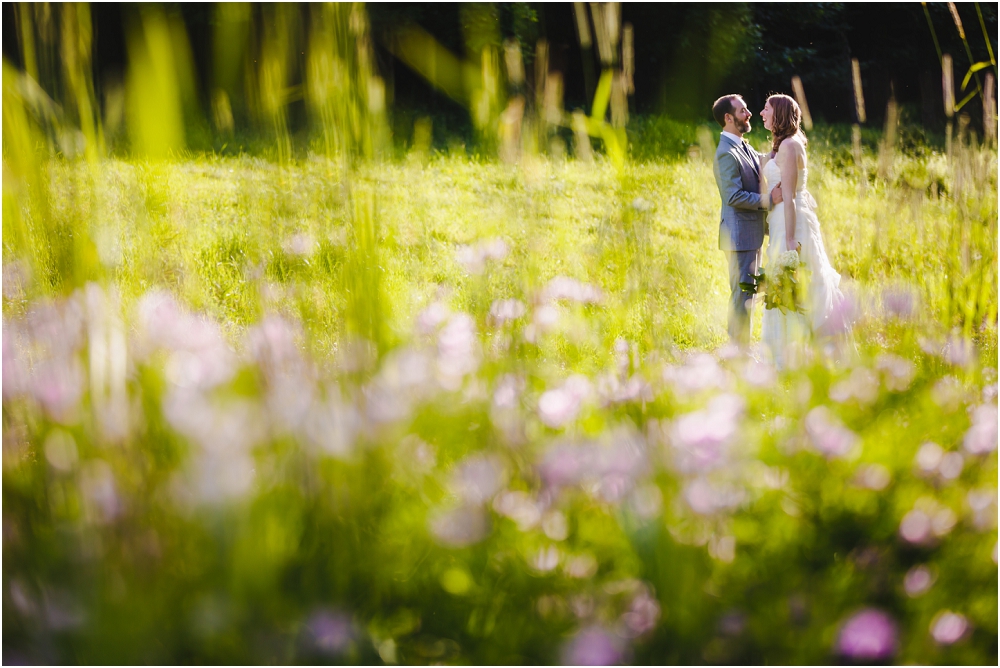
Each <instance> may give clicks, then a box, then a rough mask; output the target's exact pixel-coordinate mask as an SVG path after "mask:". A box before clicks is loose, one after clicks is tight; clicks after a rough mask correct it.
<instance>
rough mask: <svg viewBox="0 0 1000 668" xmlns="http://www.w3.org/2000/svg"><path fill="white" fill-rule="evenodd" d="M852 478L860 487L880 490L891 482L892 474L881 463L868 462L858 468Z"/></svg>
mask: <svg viewBox="0 0 1000 668" xmlns="http://www.w3.org/2000/svg"><path fill="white" fill-rule="evenodd" d="M854 480H855V482H856V483H857V484H858V485H860V486H861V487H864V488H866V489H872V490H875V491H881V490H883V489H885V488H886V487H888V486H889V483H890V482H892V474H891V473H889V469H887V468H886V467H884V466H882V465H881V464H868V465H866V466H861V467H859V468H858V472H857V475H856V476H855V478H854Z"/></svg>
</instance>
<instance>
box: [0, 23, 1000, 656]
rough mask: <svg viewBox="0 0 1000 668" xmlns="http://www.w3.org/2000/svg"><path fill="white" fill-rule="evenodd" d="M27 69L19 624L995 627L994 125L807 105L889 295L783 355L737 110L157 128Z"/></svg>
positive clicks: (20, 220) (985, 640)
mask: <svg viewBox="0 0 1000 668" xmlns="http://www.w3.org/2000/svg"><path fill="white" fill-rule="evenodd" d="M331 11H332V10H331ZM484 62H485V61H484ZM484 67H485V66H484ZM8 75H10V76H8ZM17 76H18V75H17V73H14V72H13V71H12V70H9V69H8V67H7V66H6V65H5V71H4V137H3V139H4V143H3V147H4V148H3V150H4V172H3V179H4V187H3V213H4V225H3V610H4V620H3V651H4V659H5V661H6V662H8V663H18V662H28V663H108V664H114V663H162V664H166V663H170V664H173V663H178V664H180V663H203V664H209V663H240V664H257V663H265V664H285V663H295V664H303V663H331V662H332V663H366V664H370V663H389V664H392V663H401V664H410V663H415V664H426V663H446V664H524V663H558V662H562V663H569V664H614V663H641V664H646V663H649V664H669V663H682V664H692V663H722V664H738V663H764V662H767V663H793V664H822V663H830V662H835V661H844V662H857V663H885V662H895V663H909V662H919V663H934V664H938V663H940V664H983V663H991V662H992V661H993V660H995V658H996V656H997V632H996V629H997V597H996V595H995V592H996V589H997V488H996V485H997V452H996V450H997V422H998V419H997V153H996V149H995V147H992V146H982V145H980V143H979V142H978V141H976V140H974V139H970V138H969V137H968V136H964V137H961V138H956V140H955V142H954V145H953V146H952V148H951V153H950V155H949V154H946V153H945V152H944V151H942V150H941V148H940V147H938V148H935V147H934V146H932V145H931V144H929V143H928V142H927V141H925V140H923V139H920V138H919V134H920V133H919V132H918V131H917V129H915V128H910V127H904V128H901V129H900V130H899V131H898V132H896V137H897V140H896V142H895V143H893V142H890V141H889V140H887V139H885V138H884V137H883V136H882V135H881V134H880V133H878V132H871V131H866V132H865V134H864V135H863V141H864V144H863V146H862V151H863V152H862V154H861V155H860V156H858V157H859V158H860V159H859V160H856V157H855V153H854V150H853V149H852V145H851V138H850V136H851V131H850V128H841V127H823V126H821V127H817V128H816V129H815V130H814V131H813V132H811V133H810V137H811V143H810V158H811V165H810V188H811V190H812V192H813V194H814V195H815V197H816V199H817V200H818V202H819V217H820V220H821V221H822V224H823V234H824V239H825V243H826V247H827V249H828V251H829V253H830V257H831V260H832V262H833V264H834V266H835V267H836V268H837V269H838V270H839V271H840V272H841V274H842V276H843V284H842V287H843V288H844V290H845V293H846V294H847V295H848V296H849V304H850V305H851V308H850V313H849V315H850V316H851V320H852V323H853V325H852V328H851V331H850V334H849V335H847V336H842V337H839V338H837V339H835V340H833V341H832V342H822V344H821V345H820V344H817V345H815V346H811V347H810V348H809V352H808V354H807V355H805V356H804V358H803V359H802V360H801V363H799V364H796V365H793V367H792V368H790V369H788V370H786V371H783V372H781V373H779V372H777V371H776V370H775V369H774V368H773V367H772V366H771V365H770V364H769V363H768V362H767V357H766V351H762V350H758V351H757V352H758V357H759V358H760V359H756V358H754V357H748V356H746V355H743V354H740V353H739V352H738V351H736V350H734V349H732V348H731V347H729V346H727V345H725V344H726V335H725V305H726V301H727V296H726V292H727V279H726V272H725V266H724V260H723V256H722V253H721V252H720V251H718V250H717V234H718V227H717V226H718V209H719V201H718V197H719V196H718V192H717V189H716V186H715V184H714V179H713V177H712V169H711V164H710V162H708V161H707V160H706V159H705V158H704V157H703V156H709V155H711V154H712V153H711V151H712V146H711V142H712V141H714V139H713V138H712V137H713V136H714V134H715V130H714V129H712V130H710V131H709V133H708V134H706V133H705V132H704V131H699V129H698V128H697V127H694V126H685V125H683V124H678V123H676V122H674V121H671V120H669V119H662V118H660V119H657V118H648V119H637V120H635V121H634V123H633V124H632V126H631V130H630V132H631V133H632V134H631V137H630V141H631V144H632V149H631V154H630V156H617V157H616V154H615V153H614V151H612V150H606V147H607V143H608V142H611V141H614V137H615V136H620V135H614V134H613V133H611V134H607V133H606V134H603V135H599V136H602V137H604V140H603V141H602V142H595V148H597V149H598V150H597V152H596V156H595V157H594V159H593V160H592V161H588V160H585V159H582V157H581V159H577V158H575V157H569V158H566V157H560V156H559V155H558V152H554V153H552V154H548V153H545V152H538V151H532V150H529V149H530V145H529V143H528V142H526V143H525V146H526V148H525V149H524V152H523V154H522V155H521V157H520V159H519V160H518V161H517V162H516V163H509V162H504V161H502V160H499V159H495V158H492V157H488V152H487V151H482V153H483V154H484V155H487V157H482V156H478V157H469V156H468V155H466V154H465V152H464V151H462V150H459V149H457V148H456V149H453V150H447V151H441V152H433V151H427V150H426V149H424V150H420V149H419V142H414V143H415V144H417V145H418V148H417V149H412V150H410V149H406V150H403V151H402V154H401V155H399V156H396V157H392V158H384V159H376V157H375V156H374V152H373V151H368V150H367V149H365V148H364V146H362V145H363V144H364V141H362V140H365V141H367V140H369V139H371V137H372V136H374V131H372V132H373V134H370V135H365V133H364V132H361V133H360V135H358V136H361V138H362V139H361V140H359V139H357V136H355V140H356V143H355V144H352V145H348V146H347V148H346V149H345V148H344V146H345V145H346V144H350V142H348V141H347V140H345V139H344V138H343V137H344V136H346V135H344V134H341V135H338V134H337V132H339V131H341V130H343V128H344V127H346V125H345V124H346V123H347V121H345V120H344V119H345V118H350V114H348V113H347V112H344V115H343V117H341V116H337V115H336V113H333V112H331V118H333V120H329V119H327V121H326V125H323V126H322V129H323V130H324V131H325V132H326V134H323V133H318V134H317V138H316V139H315V142H316V143H315V144H314V148H315V150H311V151H310V150H308V149H305V148H304V147H302V146H296V147H294V148H295V149H296V151H298V152H295V151H292V150H290V148H289V147H290V146H291V144H290V143H289V140H288V135H287V132H284V134H283V131H282V130H281V126H280V124H279V123H277V122H276V123H275V126H276V127H278V132H276V138H275V141H274V150H273V151H270V152H267V153H266V154H261V155H257V154H254V155H249V154H240V155H235V156H234V155H225V156H220V155H209V154H198V153H193V152H175V153H173V154H169V155H167V156H166V157H161V158H160V159H152V158H149V157H135V156H138V155H140V152H139V151H138V150H137V151H136V152H135V153H133V154H132V156H133V157H128V155H129V154H127V153H121V154H113V153H111V154H109V153H107V152H101V151H99V150H97V146H98V145H99V142H96V140H95V139H94V136H96V135H94V136H87V135H86V132H82V131H81V132H82V134H72V133H70V134H69V135H63V134H59V132H61V131H63V130H65V128H64V127H54V126H52V125H47V124H46V123H45V122H42V121H39V120H38V118H37V115H33V114H35V111H33V107H32V103H31V100H30V99H29V98H27V97H25V95H24V89H22V88H17V87H16V86H15V84H14V83H11V82H12V81H16V80H18V79H16V77H17ZM368 99H369V100H370V99H372V98H370V97H369V98H368ZM345 104H346V103H345ZM369 104H370V103H369ZM334 111H336V110H334ZM340 111H343V110H340ZM337 113H340V112H339V111H338V112H337ZM324 118H326V117H324ZM602 118H603V116H602ZM338 119H339V120H338ZM362 120H363V121H364V122H365V123H367V122H368V120H370V119H368V120H364V119H362ZM602 122H603V121H602ZM362 126H363V127H369V126H364V125H363V123H362ZM376 126H377V124H374V123H373V124H372V125H371V126H370V127H369V129H370V128H376ZM376 129H377V128H376ZM479 131H483V132H485V130H483V129H482V128H479ZM344 132H345V133H347V131H344ZM602 132H603V130H602ZM347 134H349V133H347ZM357 134H358V133H356V135H357ZM526 134H527V132H526ZM598 134H599V133H598ZM67 136H69V137H70V140H67V139H66V137H67ZM73 137H78V138H79V141H76V140H73V139H72V138H73ZM331 137H333V138H334V139H336V141H334V139H331ZM751 137H752V138H753V140H754V141H755V142H757V143H763V142H766V138H765V137H764V136H763V134H762V133H761V132H760V131H755V132H754V133H752V135H751ZM366 138H367V139H366ZM324 141H325V142H326V143H325V144H324ZM337 141H340V142H342V143H341V144H337ZM371 141H374V140H371ZM74 142H75V143H74ZM137 143H138V142H137ZM398 143H399V144H400V145H404V144H405V143H406V142H398ZM486 144H487V142H485V141H484V145H486ZM76 145H79V146H82V147H83V150H81V151H79V152H74V151H73V150H70V149H68V148H67V147H72V146H76ZM331 146H332V147H333V148H331ZM677 146H681V147H689V148H690V155H689V156H688V155H686V154H685V153H684V151H678V150H677V149H676V147H677ZM58 147H62V148H58ZM316 147H319V148H316ZM359 147H360V148H359ZM671 147H673V148H671ZM696 149H697V150H696ZM352 151H353V153H352ZM366 151H367V153H366ZM577 153H578V154H579V155H581V156H583V155H584V154H585V152H583V151H578V152H577ZM678 153H680V155H678ZM366 156H367V157H366ZM759 311H760V309H758V316H757V317H758V319H759Z"/></svg>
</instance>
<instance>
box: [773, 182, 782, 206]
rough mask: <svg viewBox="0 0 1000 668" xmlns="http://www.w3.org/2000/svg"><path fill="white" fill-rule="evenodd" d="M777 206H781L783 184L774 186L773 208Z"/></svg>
mask: <svg viewBox="0 0 1000 668" xmlns="http://www.w3.org/2000/svg"><path fill="white" fill-rule="evenodd" d="M775 204H781V184H780V183H779V184H778V185H776V186H774V188H773V189H772V190H771V206H772V207H773V206H774V205H775Z"/></svg>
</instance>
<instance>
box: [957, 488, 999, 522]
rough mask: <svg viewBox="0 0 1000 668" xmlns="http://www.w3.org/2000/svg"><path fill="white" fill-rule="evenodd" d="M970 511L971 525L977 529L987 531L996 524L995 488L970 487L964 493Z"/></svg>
mask: <svg viewBox="0 0 1000 668" xmlns="http://www.w3.org/2000/svg"><path fill="white" fill-rule="evenodd" d="M965 502H966V503H967V504H968V505H969V510H971V511H972V525H973V526H974V527H976V529H978V530H979V531H989V530H990V529H993V528H995V527H996V525H997V490H996V489H972V490H969V493H968V494H966V495H965Z"/></svg>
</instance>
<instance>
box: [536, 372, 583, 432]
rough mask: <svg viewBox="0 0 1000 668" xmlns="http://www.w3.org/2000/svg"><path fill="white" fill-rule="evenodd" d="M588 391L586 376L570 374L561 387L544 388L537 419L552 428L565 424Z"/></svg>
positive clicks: (577, 409) (573, 415) (573, 414)
mask: <svg viewBox="0 0 1000 668" xmlns="http://www.w3.org/2000/svg"><path fill="white" fill-rule="evenodd" d="M590 392H591V387H590V381H589V380H587V377H586V376H581V375H573V376H570V377H569V378H567V379H566V382H565V383H563V384H562V386H561V387H557V388H555V389H552V390H546V391H545V392H543V393H542V396H541V397H539V399H538V417H539V419H541V421H542V422H543V423H544V424H545V425H546V426H549V427H552V428H553V429H558V428H559V427H562V426H565V425H566V424H567V423H569V422H570V421H572V420H573V419H574V418H575V417H576V416H577V413H579V412H580V406H581V404H582V403H583V400H584V399H585V398H586V397H587V396H589V395H590Z"/></svg>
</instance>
